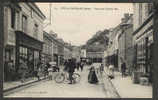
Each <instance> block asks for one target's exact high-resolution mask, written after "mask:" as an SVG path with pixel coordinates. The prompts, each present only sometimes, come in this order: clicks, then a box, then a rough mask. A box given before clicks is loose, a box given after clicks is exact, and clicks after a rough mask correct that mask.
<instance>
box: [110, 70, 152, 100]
mask: <svg viewBox="0 0 158 100" xmlns="http://www.w3.org/2000/svg"><path fill="white" fill-rule="evenodd" d="M111 82H112V84H113V85H114V86H115V88H116V90H117V92H118V93H119V95H120V96H121V98H152V86H142V85H140V84H134V83H133V82H132V80H131V77H130V76H127V77H125V78H122V76H121V73H120V72H115V79H112V80H111Z"/></svg>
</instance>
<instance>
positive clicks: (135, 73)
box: [3, 2, 153, 98]
mask: <svg viewBox="0 0 158 100" xmlns="http://www.w3.org/2000/svg"><path fill="white" fill-rule="evenodd" d="M3 19H4V26H5V27H4V36H5V40H4V46H5V48H4V49H5V50H4V52H5V53H4V68H3V69H4V70H3V72H4V77H3V97H4V98H13V97H14V98H19V97H22V98H25V97H26V98H152V94H153V93H152V84H153V80H152V79H153V53H152V52H153V4H152V3H53V2H47V3H42V2H17V3H15V2H14V3H10V2H6V4H5V5H4V18H3Z"/></svg>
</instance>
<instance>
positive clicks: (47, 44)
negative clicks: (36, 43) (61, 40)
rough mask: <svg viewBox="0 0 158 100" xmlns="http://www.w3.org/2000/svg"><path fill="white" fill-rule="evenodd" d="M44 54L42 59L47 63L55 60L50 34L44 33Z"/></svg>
mask: <svg viewBox="0 0 158 100" xmlns="http://www.w3.org/2000/svg"><path fill="white" fill-rule="evenodd" d="M43 42H44V44H43V52H42V54H43V55H42V57H43V61H44V62H45V63H48V62H51V61H52V58H53V42H52V38H51V36H50V34H48V33H47V32H45V31H44V32H43Z"/></svg>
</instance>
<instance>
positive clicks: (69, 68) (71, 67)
mask: <svg viewBox="0 0 158 100" xmlns="http://www.w3.org/2000/svg"><path fill="white" fill-rule="evenodd" d="M65 70H67V71H68V73H69V79H70V82H69V84H72V83H73V77H72V75H73V73H74V71H75V63H74V62H73V60H72V59H69V61H68V64H67V66H66V68H65Z"/></svg>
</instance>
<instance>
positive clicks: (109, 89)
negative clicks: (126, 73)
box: [96, 72, 120, 98]
mask: <svg viewBox="0 0 158 100" xmlns="http://www.w3.org/2000/svg"><path fill="white" fill-rule="evenodd" d="M96 75H97V77H98V79H99V81H100V82H101V84H103V88H104V91H105V93H106V96H107V98H120V95H119V94H118V92H117V90H116V89H115V87H114V86H113V84H112V82H111V81H110V79H109V78H108V76H107V74H106V73H105V72H104V73H103V75H101V74H100V73H97V74H96Z"/></svg>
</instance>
